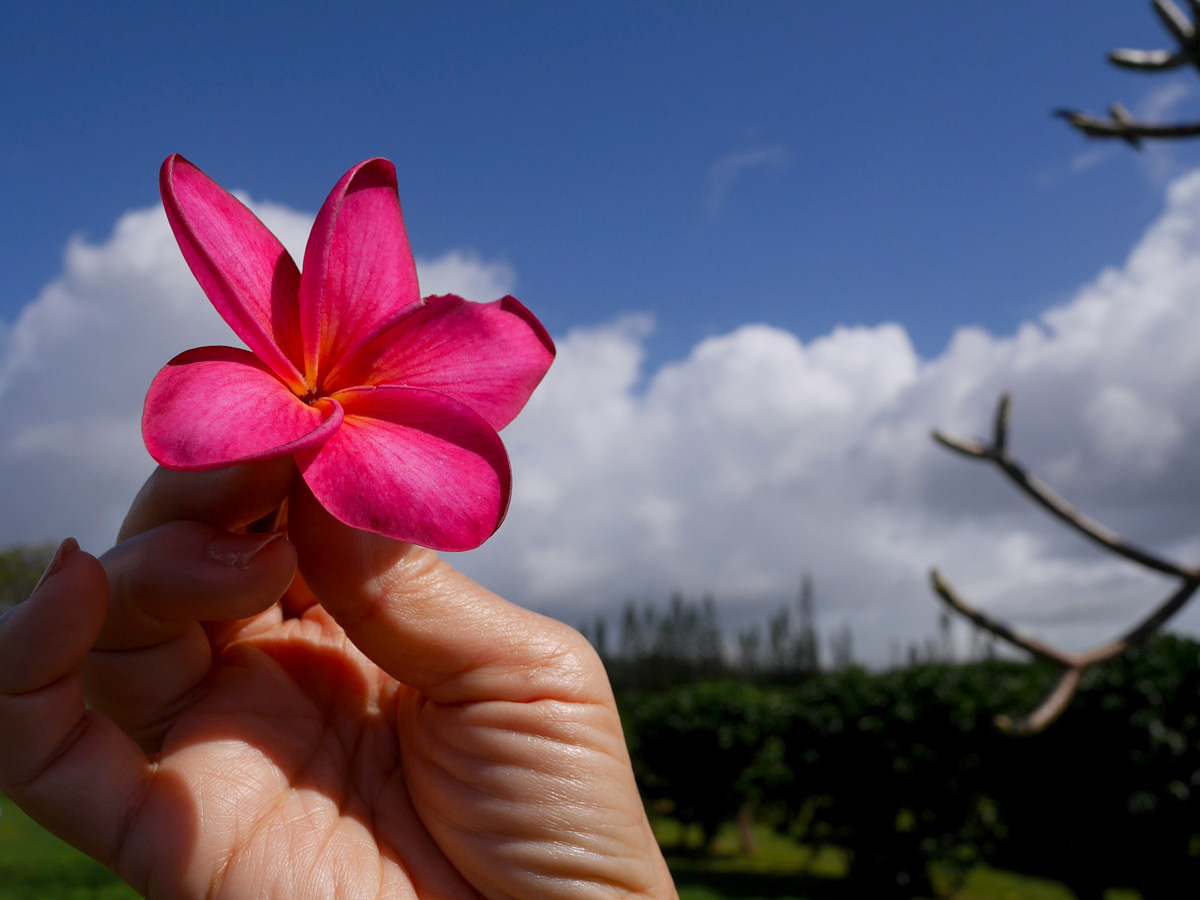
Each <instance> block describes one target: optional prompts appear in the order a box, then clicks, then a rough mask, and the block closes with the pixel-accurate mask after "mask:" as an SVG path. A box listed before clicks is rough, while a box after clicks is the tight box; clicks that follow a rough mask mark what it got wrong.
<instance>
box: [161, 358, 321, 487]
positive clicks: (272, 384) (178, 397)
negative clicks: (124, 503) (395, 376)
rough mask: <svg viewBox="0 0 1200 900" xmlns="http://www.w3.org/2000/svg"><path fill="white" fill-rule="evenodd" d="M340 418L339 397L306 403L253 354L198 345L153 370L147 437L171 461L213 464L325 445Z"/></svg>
mask: <svg viewBox="0 0 1200 900" xmlns="http://www.w3.org/2000/svg"><path fill="white" fill-rule="evenodd" d="M341 422H342V409H341V407H340V406H339V405H338V403H337V402H336V401H333V400H330V399H325V400H320V401H318V402H317V404H316V405H313V406H309V405H307V404H305V403H304V402H303V401H302V400H301V399H300V398H299V397H297V396H296V395H295V394H293V393H292V392H291V391H290V390H288V389H287V387H285V386H284V384H283V383H282V382H281V381H280V380H279V379H278V378H277V377H276V376H275V374H274V373H273V372H272V371H271V370H270V369H269V368H267V366H266V365H265V364H264V363H263V362H262V361H261V360H259V359H258V358H257V357H255V356H254V354H252V353H247V352H246V351H245V350H240V349H234V348H233V347H199V348H197V349H195V350H188V351H187V352H186V353H181V354H179V355H178V356H177V357H175V358H174V359H173V360H171V361H170V362H169V363H167V365H166V366H164V367H163V369H162V370H161V371H160V372H159V373H158V374H157V375H156V376H155V377H154V381H153V382H152V383H151V385H150V390H149V391H148V392H147V393H146V406H145V408H144V410H143V411H142V437H143V438H144V439H145V441H146V449H147V450H149V451H150V455H151V456H153V457H154V459H155V460H156V461H157V462H159V463H161V464H162V465H164V466H167V467H168V468H171V469H212V468H216V467H218V466H228V465H233V464H234V463H242V462H249V461H250V460H254V459H266V458H270V457H275V456H285V455H288V454H292V453H296V452H297V451H299V450H304V449H307V448H309V447H312V446H314V445H318V444H321V443H322V442H324V441H325V440H327V439H328V438H329V437H330V435H332V434H334V433H335V432H336V431H337V429H338V426H339V425H340V424H341Z"/></svg>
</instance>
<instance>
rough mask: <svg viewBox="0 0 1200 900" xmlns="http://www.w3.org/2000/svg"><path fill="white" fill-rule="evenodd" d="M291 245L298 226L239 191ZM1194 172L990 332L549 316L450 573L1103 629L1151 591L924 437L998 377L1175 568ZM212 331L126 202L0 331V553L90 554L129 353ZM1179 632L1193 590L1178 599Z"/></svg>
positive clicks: (1072, 632)
mask: <svg viewBox="0 0 1200 900" xmlns="http://www.w3.org/2000/svg"><path fill="white" fill-rule="evenodd" d="M255 207H256V209H257V210H258V211H259V212H260V213H261V215H262V216H263V218H264V219H265V220H266V221H267V223H268V224H269V225H270V227H272V229H274V230H275V231H276V232H277V233H278V234H280V235H281V237H282V238H283V240H284V242H285V243H286V244H288V246H289V247H290V248H291V249H292V251H293V253H294V254H296V255H300V251H301V249H302V244H303V241H304V239H305V236H306V234H307V230H308V226H309V223H310V221H311V217H309V216H307V215H304V214H299V213H295V212H292V211H289V210H286V209H284V208H281V207H277V206H270V205H268V204H255ZM421 269H422V279H423V284H424V286H425V288H426V290H427V291H428V292H443V291H455V292H459V293H465V294H467V295H468V296H471V297H473V298H474V299H482V300H487V299H492V298H494V297H496V296H499V295H501V294H504V293H507V292H508V291H509V290H511V288H512V285H513V283H514V281H515V276H514V273H513V271H512V269H511V268H510V267H508V266H507V265H505V264H503V263H499V262H492V261H485V260H481V259H480V258H479V257H477V256H475V255H472V254H471V253H469V252H466V251H456V252H452V253H449V254H447V255H445V256H443V257H441V258H439V259H437V260H433V261H425V262H423V263H422V264H421ZM1197 296H1200V173H1196V174H1192V175H1189V176H1188V177H1186V178H1183V179H1180V180H1178V181H1177V182H1175V183H1174V184H1173V185H1172V186H1171V187H1170V189H1169V191H1168V192H1167V202H1166V209H1165V211H1164V213H1163V214H1162V216H1161V217H1160V218H1159V220H1158V221H1157V222H1156V223H1155V224H1154V225H1153V226H1152V227H1151V228H1150V229H1149V230H1148V232H1147V233H1146V234H1145V236H1144V237H1143V239H1142V240H1141V241H1140V242H1139V244H1138V245H1137V247H1135V248H1134V250H1133V252H1132V253H1131V254H1130V256H1129V258H1128V260H1126V261H1125V262H1124V263H1123V264H1122V265H1121V266H1120V267H1114V268H1112V269H1110V270H1108V271H1105V272H1103V273H1101V274H1100V275H1099V276H1098V277H1097V278H1096V280H1095V281H1094V282H1093V283H1091V284H1089V285H1087V286H1085V287H1084V288H1082V289H1081V290H1080V291H1079V292H1078V294H1077V295H1076V296H1075V297H1074V298H1073V299H1071V300H1070V302H1068V303H1066V304H1064V305H1062V306H1059V307H1056V308H1054V309H1051V310H1048V311H1047V312H1046V313H1045V314H1043V315H1042V316H1041V317H1039V318H1038V319H1037V321H1033V322H1028V323H1026V324H1025V325H1023V326H1022V327H1021V328H1019V329H1018V330H1017V331H1016V332H1015V333H1014V334H1012V335H1008V336H1000V337H997V336H994V335H991V334H988V333H987V332H984V331H981V330H979V329H977V328H969V329H963V330H961V331H959V332H958V333H957V334H956V335H955V337H954V339H953V340H952V342H951V343H950V345H949V346H948V347H947V349H946V350H945V352H943V353H942V354H941V355H940V356H938V357H937V358H934V359H928V360H922V359H920V358H919V357H918V356H917V355H916V353H915V352H914V350H913V348H912V346H911V344H910V342H909V340H908V336H907V334H906V333H905V331H904V329H903V328H902V327H901V326H899V325H896V324H881V325H878V326H875V327H870V328H865V327H862V328H842V329H837V330H835V331H833V332H832V333H830V334H828V335H825V336H822V337H819V338H817V339H815V340H812V341H809V342H807V343H805V342H802V341H801V340H800V339H798V338H797V337H796V336H795V335H793V334H790V333H788V332H785V331H782V330H779V329H777V328H771V327H768V326H765V325H754V324H748V325H745V326H743V327H741V328H739V329H737V330H735V331H733V332H732V333H730V334H725V335H719V336H715V337H712V338H709V339H707V340H704V341H702V342H700V343H699V344H697V345H696V346H695V347H694V348H692V350H691V352H690V353H689V354H688V355H687V356H686V358H684V359H680V360H676V361H674V362H672V363H670V364H667V365H664V366H661V367H658V368H656V369H653V370H649V369H648V368H647V366H646V363H645V344H646V339H647V337H648V335H649V334H650V331H651V328H652V323H651V322H650V321H649V320H647V319H645V318H642V317H629V318H625V319H622V320H619V321H617V322H614V323H611V324H609V325H607V326H604V327H600V328H588V329H578V330H576V331H573V332H571V333H569V334H567V335H565V336H563V337H562V338H561V340H560V342H559V349H560V353H559V358H558V360H557V362H556V363H555V365H554V367H553V368H552V370H551V372H550V375H549V376H548V378H547V379H546V382H545V384H544V385H543V386H542V388H540V389H539V391H538V392H537V393H536V394H535V395H534V398H533V400H532V401H531V403H530V404H529V407H528V408H527V410H526V411H525V412H524V413H523V414H522V415H521V416H520V417H519V418H518V419H517V421H516V422H515V423H514V424H513V425H512V426H511V427H510V428H509V429H508V430H507V431H506V432H505V439H506V442H507V444H508V446H509V448H510V452H511V455H512V459H513V468H514V474H515V492H514V497H513V504H512V509H511V512H510V514H509V518H508V521H507V522H506V523H505V525H504V526H503V528H502V529H501V531H500V533H499V534H498V535H497V536H496V537H495V538H494V539H493V540H492V541H490V542H489V543H488V544H486V545H485V546H484V547H482V548H480V549H479V550H477V551H473V552H472V553H470V554H463V555H460V556H459V557H458V558H457V562H458V563H459V564H460V565H462V566H463V567H464V568H465V569H467V570H468V571H469V572H471V573H472V574H474V575H475V576H476V577H478V578H480V580H482V581H484V582H486V583H487V584H488V585H489V586H490V587H493V588H494V589H497V590H499V591H500V592H502V593H504V594H506V595H508V596H510V597H512V598H513V599H515V600H518V601H521V602H524V603H526V604H528V605H530V606H533V607H535V608H540V609H545V610H548V611H550V612H553V613H556V614H559V615H561V616H563V617H564V618H567V619H568V620H569V621H577V620H580V619H582V618H584V617H590V616H591V615H592V614H593V613H594V611H596V610H597V609H604V608H609V609H615V608H616V606H617V605H619V604H620V603H622V602H623V601H624V600H625V599H626V598H627V597H634V598H638V599H643V600H662V599H665V597H666V596H667V593H668V592H669V591H670V590H672V589H676V588H679V589H683V590H684V591H687V592H689V593H691V594H692V595H697V594H699V593H701V592H704V591H712V592H714V593H715V594H716V596H717V598H718V602H719V604H720V607H721V609H722V611H723V613H724V615H725V616H726V618H727V619H728V620H729V622H730V623H732V624H735V625H736V624H737V623H738V622H745V621H748V620H750V619H751V618H756V617H759V616H761V614H762V613H763V611H764V610H766V609H768V608H772V607H774V606H776V605H777V604H779V603H781V602H786V601H787V600H789V599H790V598H791V597H793V596H794V594H795V591H796V589H797V587H798V583H799V579H800V573H801V572H802V571H810V572H812V573H813V575H814V578H815V583H816V590H817V595H816V596H817V602H818V614H819V616H821V617H822V619H821V621H823V622H824V624H825V625H826V626H827V627H831V626H833V625H834V624H836V623H838V622H840V621H843V620H845V621H849V622H851V623H852V625H853V626H854V628H855V629H856V647H857V648H858V649H859V650H860V651H862V652H863V653H864V654H866V655H868V656H869V657H870V658H872V659H874V660H877V661H882V660H885V659H886V658H887V655H888V654H887V648H888V640H889V638H890V637H892V636H898V637H900V639H901V640H907V639H909V638H915V637H919V636H921V635H923V634H925V633H927V632H928V631H929V629H930V627H931V626H932V623H933V621H934V617H935V615H936V607H935V605H934V601H933V599H932V596H931V594H930V592H929V589H928V586H927V576H926V573H927V570H928V568H929V567H930V566H931V565H935V564H936V565H939V566H941V567H942V568H943V569H944V571H945V572H946V573H947V574H948V575H949V576H950V577H951V578H952V579H953V580H954V581H955V582H956V583H957V584H958V585H959V587H960V588H961V589H962V590H963V592H964V593H965V594H966V595H967V596H969V597H970V598H972V599H973V600H975V601H976V602H978V603H980V604H981V605H986V606H987V607H988V608H989V609H992V610H993V611H995V612H996V613H998V614H999V615H1001V616H1005V617H1010V618H1012V619H1014V620H1015V621H1017V622H1018V623H1021V624H1024V625H1025V626H1027V627H1031V628H1036V629H1038V630H1039V631H1041V632H1043V633H1044V634H1046V635H1047V636H1049V637H1051V638H1052V639H1056V640H1062V641H1066V642H1068V643H1071V644H1073V645H1077V644H1080V643H1083V642H1086V641H1089V640H1095V639H1098V638H1100V637H1105V636H1110V635H1111V634H1113V633H1115V632H1116V631H1117V630H1118V629H1119V628H1120V627H1121V626H1122V625H1123V624H1127V623H1129V622H1131V621H1133V619H1134V618H1136V616H1137V615H1139V614H1141V613H1142V612H1144V611H1145V610H1146V609H1148V608H1150V607H1151V606H1152V605H1153V604H1154V603H1155V602H1156V601H1157V598H1158V596H1159V595H1160V594H1165V593H1166V591H1167V587H1168V586H1167V585H1166V584H1165V583H1164V582H1163V581H1162V579H1159V578H1157V577H1154V576H1148V575H1145V574H1143V573H1140V572H1138V571H1137V570H1136V569H1134V568H1133V567H1131V566H1128V565H1125V564H1124V563H1121V562H1119V561H1115V560H1112V559H1110V558H1107V557H1105V556H1103V555H1102V554H1100V553H1098V552H1095V551H1093V550H1091V549H1089V548H1088V547H1086V546H1084V545H1083V544H1082V543H1081V542H1080V541H1079V539H1078V538H1077V537H1076V536H1074V535H1072V534H1071V533H1069V532H1067V531H1065V530H1064V529H1063V528H1062V527H1061V526H1059V525H1056V524H1054V523H1052V522H1050V521H1048V520H1047V519H1046V517H1045V516H1044V514H1042V513H1040V512H1038V511H1037V510H1036V509H1034V508H1033V507H1032V506H1031V505H1029V504H1028V503H1027V502H1025V501H1024V500H1022V499H1021V498H1020V497H1019V496H1018V495H1017V494H1016V493H1015V492H1014V491H1012V490H1011V488H1009V486H1007V485H1005V484H1004V483H1003V482H1002V481H1001V479H1000V478H999V477H998V475H997V474H996V473H994V472H992V471H990V470H988V469H987V468H986V467H985V466H984V465H981V464H978V463H974V464H973V463H971V462H969V461H965V460H963V459H960V458H958V457H955V456H952V455H950V454H948V453H946V452H945V451H943V450H940V449H938V448H937V447H935V445H934V444H933V443H932V442H931V441H930V440H929V429H930V428H931V427H934V426H937V427H941V428H944V429H945V430H947V431H949V432H951V433H956V434H961V435H964V436H971V435H973V434H980V433H985V432H986V431H987V430H988V419H989V417H990V414H991V411H992V408H993V404H994V403H995V400H996V398H997V396H998V395H999V393H1000V392H1001V391H1003V390H1012V392H1013V394H1014V397H1015V407H1014V422H1013V435H1012V442H1013V447H1014V450H1015V451H1016V452H1017V453H1018V454H1019V455H1020V456H1021V457H1022V458H1024V459H1025V460H1026V461H1027V462H1028V463H1029V464H1030V465H1031V466H1032V468H1033V469H1034V470H1035V471H1037V472H1039V473H1040V474H1042V475H1044V476H1045V477H1046V478H1048V479H1049V480H1050V481H1051V482H1052V483H1053V484H1054V485H1055V486H1056V487H1057V488H1059V489H1060V490H1061V491H1062V492H1063V493H1064V494H1065V495H1066V496H1067V497H1069V498H1070V499H1071V500H1073V501H1074V502H1076V503H1077V504H1078V505H1079V506H1080V507H1081V508H1082V509H1084V510H1085V511H1087V512H1089V513H1090V514H1092V515H1094V516H1095V517H1096V518H1098V519H1100V520H1101V521H1104V522H1106V523H1107V524H1109V525H1111V526H1112V527H1114V528H1116V529H1117V530H1119V531H1121V532H1124V533H1127V534H1128V536H1129V537H1131V538H1133V539H1135V540H1137V541H1139V542H1141V543H1143V544H1145V545H1147V546H1151V547H1155V548H1158V549H1160V550H1162V551H1163V552H1168V553H1175V554H1178V555H1180V556H1181V557H1183V558H1185V559H1195V558H1197V557H1200V514H1198V513H1197V510H1200V456H1198V455H1197V454H1195V453H1193V452H1190V450H1191V448H1192V447H1194V446H1197V444H1198V443H1200V353H1197V351H1196V348H1197V347H1200V303H1197V302H1196V297H1197ZM229 340H230V334H229V332H228V330H227V329H226V327H225V326H224V324H223V323H221V322H220V320H219V319H218V317H217V316H216V314H215V313H214V312H213V311H212V309H211V308H210V307H209V305H208V304H207V302H206V301H205V300H204V298H203V296H202V295H201V294H200V292H199V290H198V289H197V288H196V287H195V284H194V282H193V281H192V279H191V276H190V274H189V273H188V272H187V269H186V267H185V266H184V265H183V263H182V260H181V259H180V257H179V253H178V250H177V249H176V247H175V246H174V242H173V240H172V238H171V236H170V233H169V230H168V229H167V227H166V223H165V220H164V219H163V217H162V215H161V213H159V212H157V211H154V210H145V211H137V212H132V213H129V214H127V215H126V216H124V217H122V219H121V220H120V221H119V222H118V223H117V225H116V227H115V229H114V232H113V234H112V236H111V237H110V238H109V239H108V240H107V241H105V242H103V243H101V244H97V245H90V244H86V243H84V242H82V241H79V240H76V241H72V243H71V244H70V246H69V247H68V249H67V253H66V257H65V260H64V267H63V273H62V275H61V276H60V277H59V278H57V279H56V280H55V281H54V282H53V283H52V284H50V285H48V286H47V287H46V288H45V290H44V291H43V292H42V293H41V295H40V296H39V297H38V298H37V299H36V300H35V301H34V302H32V303H31V304H29V306H27V307H26V309H25V310H24V311H23V313H22V315H21V316H20V318H19V319H18V320H17V321H16V322H14V323H13V325H12V326H11V327H10V328H8V329H6V330H5V331H4V332H3V333H0V341H2V342H3V343H2V344H0V415H2V416H3V420H4V421H5V422H7V423H9V426H8V428H7V429H6V431H5V432H4V434H3V436H2V437H0V464H2V467H0V473H2V474H0V480H2V481H0V495H2V496H4V497H5V498H6V499H5V516H4V517H3V520H2V521H0V543H7V542H13V541H20V540H34V539H41V538H44V537H51V536H57V535H62V534H65V533H75V534H77V535H79V536H80V537H81V538H82V539H83V540H84V543H85V546H87V547H89V548H90V549H93V550H101V549H103V548H104V547H105V545H106V544H107V542H108V541H109V540H111V537H112V534H113V532H114V530H115V528H116V524H117V522H118V521H119V518H120V516H121V515H122V513H123V510H124V508H125V505H126V504H127V502H128V500H129V498H130V497H131V496H132V495H133V492H134V491H135V489H136V487H137V486H138V484H139V483H140V481H141V479H142V478H143V477H144V476H145V474H146V473H147V472H148V471H149V468H150V461H149V458H148V457H147V456H146V454H145V451H144V450H143V449H142V446H141V441H140V439H139V436H138V430H137V421H138V415H139V407H140V402H141V397H142V395H143V393H144V391H145V388H146V386H147V385H148V384H149V381H150V379H151V377H152V376H153V374H154V372H155V371H156V370H157V368H158V367H159V366H160V365H161V364H162V363H163V362H164V361H165V360H166V359H168V358H170V356H172V355H173V354H174V353H176V352H178V351H179V350H181V349H183V348H185V347H190V346H196V345H199V344H203V343H224V342H228V341H229ZM1184 621H1185V624H1189V625H1190V626H1191V627H1192V628H1193V629H1195V628H1196V627H1197V626H1200V607H1198V608H1197V610H1195V611H1192V612H1190V613H1188V614H1187V615H1186V616H1185V619H1184Z"/></svg>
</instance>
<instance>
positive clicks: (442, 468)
mask: <svg viewBox="0 0 1200 900" xmlns="http://www.w3.org/2000/svg"><path fill="white" fill-rule="evenodd" d="M335 399H336V400H338V401H339V402H340V403H341V404H342V406H343V407H344V408H345V411H346V418H345V421H344V422H343V423H342V427H341V428H339V429H338V430H337V432H336V433H334V435H333V436H332V437H331V438H330V439H329V440H328V441H326V442H325V443H324V444H322V445H321V446H320V447H314V448H310V449H308V450H306V451H304V452H303V453H300V454H298V455H297V457H296V462H297V463H298V464H299V466H300V471H301V472H302V473H303V475H304V480H305V482H307V483H308V486H309V488H310V489H311V490H312V492H313V494H314V495H315V496H316V498H317V499H318V500H319V501H321V504H322V505H323V506H324V507H325V508H326V509H327V510H329V512H330V513H332V514H333V515H334V516H335V517H336V518H337V519H339V520H340V521H342V522H344V523H345V524H347V525H350V526H352V527H354V528H360V529H363V530H366V531H374V532H376V533H378V534H382V535H385V536H387V537H390V538H394V539H396V540H401V541H410V542H412V543H415V544H421V545H422V546H425V547H430V548H432V549H434V550H469V549H471V548H472V547H478V546H479V545H480V544H482V543H483V542H484V541H486V540H487V539H488V538H489V537H491V535H492V534H493V532H495V530H496V529H497V528H499V527H500V522H501V520H502V519H503V518H504V513H505V511H506V510H507V509H508V499H509V492H510V489H511V486H512V474H511V472H510V470H509V466H508V455H507V454H506V453H505V452H504V445H503V444H502V443H501V442H500V436H499V435H497V434H496V432H495V430H494V429H493V428H492V427H491V426H490V425H488V423H487V422H486V421H484V419H483V418H482V417H480V416H479V415H477V414H476V413H475V412H473V411H472V410H470V409H468V408H467V407H465V406H463V405H462V404H461V403H459V402H458V401H457V400H454V399H453V398H451V397H447V396H445V395H444V394H438V393H435V392H433V391H423V390H416V389H412V388H396V387H382V388H363V389H357V390H347V391H341V392H339V393H338V394H337V395H336V397H335Z"/></svg>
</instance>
